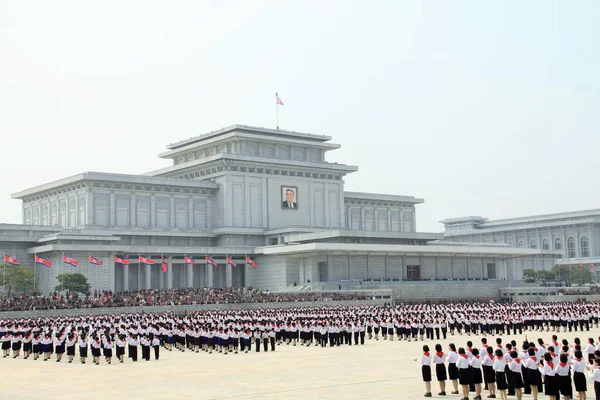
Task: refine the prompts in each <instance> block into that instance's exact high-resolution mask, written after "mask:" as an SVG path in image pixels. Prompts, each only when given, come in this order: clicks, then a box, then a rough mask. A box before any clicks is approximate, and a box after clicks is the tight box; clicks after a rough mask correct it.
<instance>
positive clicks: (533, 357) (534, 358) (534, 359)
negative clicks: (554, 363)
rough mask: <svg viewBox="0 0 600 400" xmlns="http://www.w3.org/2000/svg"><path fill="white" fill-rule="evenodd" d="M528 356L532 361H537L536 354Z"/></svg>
mask: <svg viewBox="0 0 600 400" xmlns="http://www.w3.org/2000/svg"><path fill="white" fill-rule="evenodd" d="M529 358H531V359H532V360H533V361H537V357H536V356H531V357H529Z"/></svg>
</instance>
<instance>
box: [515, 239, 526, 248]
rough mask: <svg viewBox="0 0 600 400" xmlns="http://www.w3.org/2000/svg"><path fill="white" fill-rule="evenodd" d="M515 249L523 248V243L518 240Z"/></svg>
mask: <svg viewBox="0 0 600 400" xmlns="http://www.w3.org/2000/svg"><path fill="white" fill-rule="evenodd" d="M517 247H518V248H522V247H525V243H523V241H522V240H519V242H518V243H517Z"/></svg>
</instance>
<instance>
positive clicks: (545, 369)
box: [542, 353, 558, 400]
mask: <svg viewBox="0 0 600 400" xmlns="http://www.w3.org/2000/svg"><path fill="white" fill-rule="evenodd" d="M542 374H543V376H544V394H545V395H546V396H548V399H549V400H557V396H558V393H557V382H556V373H555V372H554V363H553V362H552V354H550V353H546V354H544V365H543V366H542Z"/></svg>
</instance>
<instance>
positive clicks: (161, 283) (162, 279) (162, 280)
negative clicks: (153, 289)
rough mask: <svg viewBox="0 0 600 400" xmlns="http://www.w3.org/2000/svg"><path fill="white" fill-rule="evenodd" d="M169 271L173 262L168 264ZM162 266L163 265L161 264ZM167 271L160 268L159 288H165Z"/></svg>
mask: <svg viewBox="0 0 600 400" xmlns="http://www.w3.org/2000/svg"><path fill="white" fill-rule="evenodd" d="M167 265H168V267H167V271H168V270H170V269H171V264H167ZM161 268H162V266H161ZM165 275H166V273H165V272H162V269H161V270H160V275H159V276H158V288H159V289H164V288H165V278H166V276H165Z"/></svg>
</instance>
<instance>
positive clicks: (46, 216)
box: [42, 206, 48, 225]
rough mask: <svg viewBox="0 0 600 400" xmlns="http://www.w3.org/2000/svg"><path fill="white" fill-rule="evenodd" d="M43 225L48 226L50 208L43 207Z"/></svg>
mask: <svg viewBox="0 0 600 400" xmlns="http://www.w3.org/2000/svg"><path fill="white" fill-rule="evenodd" d="M42 225H48V206H43V207H42Z"/></svg>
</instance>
